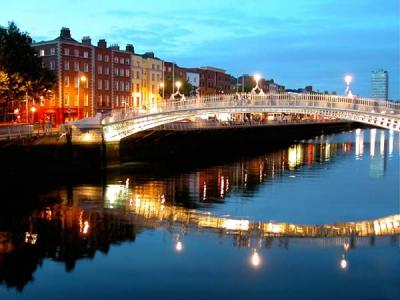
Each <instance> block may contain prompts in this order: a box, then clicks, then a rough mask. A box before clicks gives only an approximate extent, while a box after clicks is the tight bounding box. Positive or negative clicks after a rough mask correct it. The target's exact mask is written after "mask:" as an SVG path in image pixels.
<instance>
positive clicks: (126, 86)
mask: <svg viewBox="0 0 400 300" xmlns="http://www.w3.org/2000/svg"><path fill="white" fill-rule="evenodd" d="M125 92H129V82H126V83H125Z"/></svg>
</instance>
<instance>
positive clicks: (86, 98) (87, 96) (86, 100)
mask: <svg viewBox="0 0 400 300" xmlns="http://www.w3.org/2000/svg"><path fill="white" fill-rule="evenodd" d="M84 105H85V106H89V95H88V94H85V102H84Z"/></svg>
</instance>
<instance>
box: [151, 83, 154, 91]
mask: <svg viewBox="0 0 400 300" xmlns="http://www.w3.org/2000/svg"><path fill="white" fill-rule="evenodd" d="M151 92H152V93H154V84H152V85H151Z"/></svg>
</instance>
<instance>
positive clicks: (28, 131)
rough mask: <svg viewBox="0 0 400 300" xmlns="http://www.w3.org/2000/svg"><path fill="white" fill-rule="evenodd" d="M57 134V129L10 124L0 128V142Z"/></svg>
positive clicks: (37, 125) (36, 125) (34, 125)
mask: <svg viewBox="0 0 400 300" xmlns="http://www.w3.org/2000/svg"><path fill="white" fill-rule="evenodd" d="M58 134H59V129H58V128H46V127H43V126H42V125H40V124H17V125H14V124H12V125H3V126H0V140H17V139H23V138H31V137H40V136H48V135H58Z"/></svg>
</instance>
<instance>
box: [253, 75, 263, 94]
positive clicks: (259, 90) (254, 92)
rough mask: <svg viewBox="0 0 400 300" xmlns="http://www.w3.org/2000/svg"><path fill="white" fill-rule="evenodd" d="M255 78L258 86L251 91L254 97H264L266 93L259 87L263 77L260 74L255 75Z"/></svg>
mask: <svg viewBox="0 0 400 300" xmlns="http://www.w3.org/2000/svg"><path fill="white" fill-rule="evenodd" d="M253 77H254V81H255V82H256V86H255V87H254V88H252V89H251V93H252V94H253V95H260V96H262V95H264V91H263V90H262V89H260V87H259V86H258V82H259V81H260V79H261V75H260V74H254V76H253ZM257 91H258V94H257Z"/></svg>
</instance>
